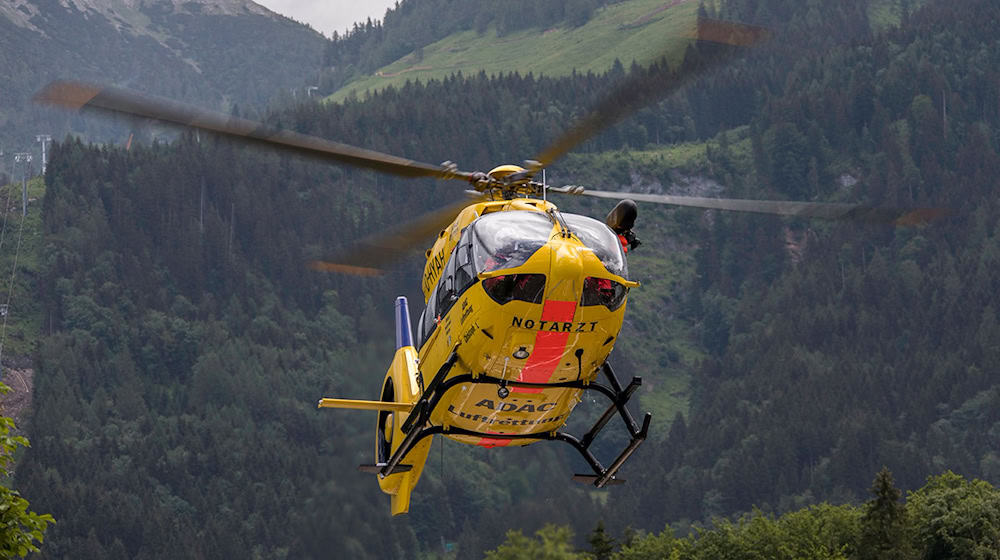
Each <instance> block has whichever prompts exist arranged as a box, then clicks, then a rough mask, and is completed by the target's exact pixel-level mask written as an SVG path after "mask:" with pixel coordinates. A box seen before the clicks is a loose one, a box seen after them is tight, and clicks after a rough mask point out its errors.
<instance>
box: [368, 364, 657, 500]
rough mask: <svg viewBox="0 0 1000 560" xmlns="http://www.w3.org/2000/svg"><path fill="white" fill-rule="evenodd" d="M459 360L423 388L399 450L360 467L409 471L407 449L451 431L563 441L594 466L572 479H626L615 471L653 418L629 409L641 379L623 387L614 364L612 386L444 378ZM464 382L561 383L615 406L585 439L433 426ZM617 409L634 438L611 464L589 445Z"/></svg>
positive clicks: (599, 483) (607, 367) (598, 482)
mask: <svg viewBox="0 0 1000 560" xmlns="http://www.w3.org/2000/svg"><path fill="white" fill-rule="evenodd" d="M457 360H458V355H457V354H456V353H455V351H452V353H451V355H450V356H448V360H446V361H445V363H444V364H443V365H442V366H441V369H439V370H438V372H437V375H435V376H434V379H432V380H431V382H430V384H428V385H427V387H426V389H425V390H424V391H423V394H422V395H421V397H420V400H418V401H417V402H416V404H414V406H413V409H412V412H411V413H410V415H409V417H408V418H407V419H406V421H405V422H404V423H403V426H402V430H403V433H404V434H406V437H405V439H404V440H403V442H402V443H401V444H400V446H399V447H398V448H397V449H396V452H395V453H393V454H392V457H390V458H389V461H388V462H387V463H385V464H382V465H361V466H360V467H359V469H361V470H363V471H365V472H376V473H378V475H379V476H380V477H383V478H384V477H387V476H389V475H392V474H395V473H399V472H405V471H407V470H409V467H410V466H409V465H404V464H402V463H401V462H402V460H403V458H404V457H406V454H407V453H409V452H410V450H411V449H413V447H414V446H415V445H416V444H417V443H419V442H420V440H422V439H424V438H425V437H427V436H432V435H435V434H447V435H462V436H473V437H483V438H493V439H534V440H546V441H562V442H565V443H568V444H570V445H571V446H573V448H574V449H576V450H577V451H578V452H579V453H580V455H581V456H583V458H584V460H585V461H587V464H589V465H590V468H591V470H593V473H592V474H577V475H574V476H573V480H575V481H578V482H583V483H587V484H593V485H594V486H596V487H597V488H603V487H604V486H606V485H608V484H621V483H622V482H624V481H623V480H620V479H617V478H615V474H616V473H617V472H618V469H620V468H621V466H622V465H623V464H624V463H625V461H626V460H628V458H629V457H630V456H631V455H632V454H633V453H635V450H636V449H637V448H638V447H639V445H640V444H641V443H642V442H643V441H645V439H646V434H647V433H648V432H649V421H650V419H651V418H652V414H650V413H648V412H647V413H646V414H645V416H644V417H643V419H642V427H641V428H640V427H639V426H638V425H637V424H636V422H635V419H634V418H633V417H632V414H631V413H630V412H629V410H628V408H626V407H625V405H626V403H628V401H629V399H630V398H631V396H632V393H633V392H635V390H636V389H637V388H639V385H641V384H642V379H641V378H639V377H633V378H632V381H631V382H629V384H628V386H627V387H625V388H622V386H621V383H619V382H618V378H617V377H616V376H615V372H614V370H613V369H612V368H611V364H609V363H607V362H605V363H604V365H603V366H601V371H603V372H604V375H605V377H607V381H608V385H602V384H600V383H596V382H594V383H584V382H582V381H568V382H563V383H527V382H523V381H509V380H505V379H500V378H497V377H490V376H487V375H478V376H474V375H472V374H465V375H457V376H455V377H452V378H451V379H448V380H447V381H445V377H447V375H448V372H449V371H450V370H451V368H452V367H453V366H454V365H455V362H456V361H457ZM465 383H488V384H492V385H496V386H497V388H498V390H499V389H500V388H502V387H507V388H511V387H533V388H560V387H562V388H575V389H583V390H590V391H597V392H598V393H601V394H603V395H604V396H605V397H607V398H608V400H610V401H611V405H610V406H608V408H607V410H605V411H604V414H603V415H602V416H601V417H600V418H599V419H598V420H597V422H595V423H594V425H593V427H591V428H590V430H589V431H587V433H586V434H584V435H583V437H581V438H577V437H575V436H573V435H572V434H568V433H566V432H559V431H556V432H539V433H534V434H503V435H499V436H498V435H497V434H491V433H486V432H476V431H472V430H466V429H463V428H458V427H454V426H434V425H429V421H430V417H431V414H432V413H433V412H434V410H435V408H436V407H437V406H438V404H439V403H440V402H441V398H442V397H443V396H444V395H445V393H447V392H448V391H449V390H450V389H452V388H453V387H456V386H458V385H462V384H465ZM615 412H617V413H618V415H619V416H621V418H622V421H623V422H624V423H625V428H626V429H627V430H628V432H629V436H630V438H629V442H628V444H627V445H626V446H625V448H624V449H623V450H622V451H621V453H619V454H618V457H617V458H615V460H614V461H612V462H611V464H610V466H608V467H604V465H603V464H601V462H600V461H599V460H598V459H597V457H595V456H594V454H593V453H591V451H590V445H591V444H592V443H593V442H594V438H595V437H596V436H597V434H599V433H600V432H601V430H603V429H604V427H605V426H606V425H607V423H608V422H609V421H610V420H611V418H612V417H613V416H614V415H615Z"/></svg>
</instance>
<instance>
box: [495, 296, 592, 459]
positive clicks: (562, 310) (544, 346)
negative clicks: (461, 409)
mask: <svg viewBox="0 0 1000 560" xmlns="http://www.w3.org/2000/svg"><path fill="white" fill-rule="evenodd" d="M575 313H576V302H575V301H556V300H546V301H545V303H544V305H543V306H542V321H546V322H550V321H551V322H559V323H569V322H572V321H573V315H574V314H575ZM569 334H570V333H568V332H552V331H538V332H537V333H535V347H534V349H533V350H532V352H531V356H529V357H528V361H527V362H525V363H524V368H522V369H521V375H520V376H518V378H517V380H518V381H526V382H528V383H547V382H548V380H549V379H550V378H551V377H552V372H554V371H555V370H556V366H558V365H559V360H562V357H563V354H564V353H565V352H566V343H567V342H569ZM517 392H518V393H541V392H542V388H541V387H518V388H517ZM509 444H510V440H509V439H499V438H482V439H481V440H479V443H477V444H476V445H481V446H483V447H503V446H505V445H509Z"/></svg>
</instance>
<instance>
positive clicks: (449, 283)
mask: <svg viewBox="0 0 1000 560" xmlns="http://www.w3.org/2000/svg"><path fill="white" fill-rule="evenodd" d="M455 253H456V251H452V252H451V257H450V258H449V259H448V262H447V264H445V265H444V272H442V273H441V279H440V280H439V281H438V285H437V290H435V292H434V299H436V300H437V315H438V317H444V316H445V314H446V313H448V310H450V309H451V306H452V305H453V304H454V303H455V300H457V299H458V292H457V291H455V263H456V261H457V260H458V259H456V258H455Z"/></svg>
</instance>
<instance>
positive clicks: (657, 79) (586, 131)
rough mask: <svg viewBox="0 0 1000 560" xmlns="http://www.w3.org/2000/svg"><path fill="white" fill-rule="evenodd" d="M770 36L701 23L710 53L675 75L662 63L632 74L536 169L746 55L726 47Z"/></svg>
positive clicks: (698, 36)
mask: <svg viewBox="0 0 1000 560" xmlns="http://www.w3.org/2000/svg"><path fill="white" fill-rule="evenodd" d="M769 35H770V32H769V31H768V30H766V29H764V28H762V27H756V26H753V25H746V24H741V23H733V22H726V21H718V20H711V19H700V20H698V23H697V27H696V28H695V29H694V30H693V33H692V36H691V38H693V39H695V40H696V41H701V42H703V43H704V42H708V43H715V45H711V47H710V48H708V49H703V51H704V50H707V51H708V52H700V53H699V54H698V56H696V57H695V60H686V61H685V63H684V65H682V66H681V67H680V69H678V70H676V71H674V72H668V71H666V70H665V68H664V67H663V63H660V64H654V65H652V66H651V67H650V68H647V69H645V70H642V71H638V72H634V73H632V74H631V75H630V76H629V77H628V79H626V80H624V81H623V82H622V83H621V84H620V85H618V86H617V87H616V88H615V89H614V91H612V93H611V94H610V95H608V96H607V97H606V98H604V99H603V100H602V101H601V102H599V103H598V104H597V106H596V107H595V108H594V109H593V111H591V112H590V113H589V114H588V115H587V116H585V117H584V118H583V119H581V120H579V121H578V122H577V123H576V124H574V125H573V126H572V127H571V128H570V129H569V130H567V131H566V132H565V133H563V135H562V136H560V137H559V138H557V139H556V140H555V141H554V142H553V143H552V144H551V145H550V146H549V147H548V148H546V149H545V150H543V151H542V152H541V153H540V154H538V156H537V157H535V161H537V162H538V165H537V166H536V167H537V168H539V169H540V168H541V167H546V166H548V165H550V164H551V163H552V162H554V161H555V160H556V159H558V158H560V157H561V156H563V155H565V154H566V153H567V152H569V151H570V150H572V149H573V148H574V147H576V146H577V145H579V144H580V143H582V142H584V141H585V140H587V139H588V138H590V137H592V136H595V135H596V134H597V133H599V132H601V131H602V130H604V129H605V128H607V127H609V126H612V125H614V124H616V123H617V122H619V121H621V120H623V119H624V118H625V117H628V116H629V115H631V114H632V113H635V112H636V111H638V110H639V109H641V108H643V107H645V106H646V105H649V104H651V103H653V102H655V101H658V100H660V99H663V98H664V97H666V96H668V95H670V94H672V93H674V92H676V91H677V90H679V89H680V88H681V87H682V86H684V85H686V84H688V83H690V82H692V81H693V80H694V79H695V78H697V77H698V76H700V75H702V74H704V73H705V72H707V71H708V70H710V69H712V68H715V67H716V66H720V65H721V64H723V63H725V62H727V61H729V60H732V59H733V58H734V56H735V55H737V54H739V53H741V52H743V51H742V50H741V49H737V48H727V47H726V46H729V47H749V46H752V45H755V44H758V43H760V42H762V41H763V40H765V39H766V38H768V37H769Z"/></svg>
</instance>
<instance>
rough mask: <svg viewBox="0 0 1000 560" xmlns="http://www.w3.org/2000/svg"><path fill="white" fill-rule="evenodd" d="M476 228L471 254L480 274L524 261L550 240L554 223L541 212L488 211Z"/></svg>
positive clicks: (479, 220)
mask: <svg viewBox="0 0 1000 560" xmlns="http://www.w3.org/2000/svg"><path fill="white" fill-rule="evenodd" d="M473 228H474V232H475V236H474V237H475V241H474V242H473V244H472V248H473V249H472V254H473V257H474V259H475V261H476V272H477V273H480V272H490V271H491V270H499V269H503V268H513V267H515V266H520V265H522V264H524V263H525V262H526V261H527V260H528V259H529V258H530V257H531V255H533V254H535V251H537V250H538V249H540V248H541V247H543V246H544V245H545V243H547V242H548V240H549V235H550V234H551V233H552V222H551V221H549V218H548V217H546V216H545V215H544V214H542V213H541V212H533V211H530V210H512V211H508V212H496V213H493V214H486V215H485V216H483V217H481V218H479V219H478V220H476V222H475V224H474V226H473Z"/></svg>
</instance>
